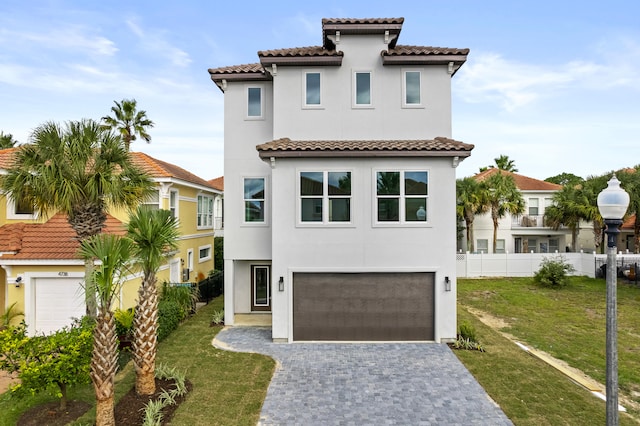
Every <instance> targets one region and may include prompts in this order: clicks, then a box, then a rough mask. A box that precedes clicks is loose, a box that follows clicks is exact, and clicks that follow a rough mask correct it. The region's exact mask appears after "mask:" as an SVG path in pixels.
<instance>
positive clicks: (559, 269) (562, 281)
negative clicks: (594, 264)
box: [533, 256, 575, 287]
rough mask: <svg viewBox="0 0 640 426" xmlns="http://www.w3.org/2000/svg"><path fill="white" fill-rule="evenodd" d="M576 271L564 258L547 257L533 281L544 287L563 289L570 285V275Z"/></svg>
mask: <svg viewBox="0 0 640 426" xmlns="http://www.w3.org/2000/svg"><path fill="white" fill-rule="evenodd" d="M574 271H575V268H574V267H573V266H572V265H571V264H569V263H567V261H566V259H565V258H564V257H562V256H556V257H554V258H550V257H545V258H544V259H542V264H541V266H540V269H539V270H538V272H536V274H535V276H534V277H533V280H534V281H535V282H537V283H538V284H541V285H544V286H548V287H561V286H564V285H567V284H568V283H569V276H568V274H570V273H572V272H574Z"/></svg>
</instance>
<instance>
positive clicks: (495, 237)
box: [493, 217, 498, 254]
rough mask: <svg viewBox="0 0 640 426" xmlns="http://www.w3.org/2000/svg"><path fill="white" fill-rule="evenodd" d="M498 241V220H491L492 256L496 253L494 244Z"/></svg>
mask: <svg viewBox="0 0 640 426" xmlns="http://www.w3.org/2000/svg"><path fill="white" fill-rule="evenodd" d="M497 240H498V218H497V217H494V218H493V254H495V253H496V242H497Z"/></svg>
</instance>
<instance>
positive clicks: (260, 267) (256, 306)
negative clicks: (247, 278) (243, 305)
mask: <svg viewBox="0 0 640 426" xmlns="http://www.w3.org/2000/svg"><path fill="white" fill-rule="evenodd" d="M259 270H266V279H267V303H266V304H258V303H256V272H257V271H259ZM251 311H252V312H255V311H262V312H264V311H266V312H271V265H251Z"/></svg>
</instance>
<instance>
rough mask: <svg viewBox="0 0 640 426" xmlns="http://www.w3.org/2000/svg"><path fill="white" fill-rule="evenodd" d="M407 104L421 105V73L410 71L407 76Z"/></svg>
mask: <svg viewBox="0 0 640 426" xmlns="http://www.w3.org/2000/svg"><path fill="white" fill-rule="evenodd" d="M405 103H407V104H419V103H420V72H419V71H409V72H407V73H406V74H405Z"/></svg>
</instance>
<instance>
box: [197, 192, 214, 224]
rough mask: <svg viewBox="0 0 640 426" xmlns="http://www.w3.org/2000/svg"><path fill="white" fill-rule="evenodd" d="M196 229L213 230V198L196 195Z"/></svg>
mask: <svg viewBox="0 0 640 426" xmlns="http://www.w3.org/2000/svg"><path fill="white" fill-rule="evenodd" d="M197 227H198V229H201V228H213V197H211V196H209V195H198V213H197Z"/></svg>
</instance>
